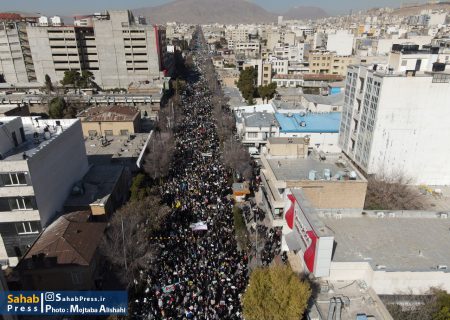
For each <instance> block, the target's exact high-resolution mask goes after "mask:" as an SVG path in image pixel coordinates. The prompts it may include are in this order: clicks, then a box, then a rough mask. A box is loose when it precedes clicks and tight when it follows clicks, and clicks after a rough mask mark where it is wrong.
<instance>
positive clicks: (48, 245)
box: [23, 213, 106, 267]
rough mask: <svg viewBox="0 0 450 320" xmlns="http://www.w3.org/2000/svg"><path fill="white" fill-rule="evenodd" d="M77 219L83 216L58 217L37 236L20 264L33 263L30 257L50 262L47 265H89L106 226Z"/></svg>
mask: <svg viewBox="0 0 450 320" xmlns="http://www.w3.org/2000/svg"><path fill="white" fill-rule="evenodd" d="M80 216H82V217H81V218H84V216H85V214H84V213H71V214H68V215H63V216H61V217H59V218H58V219H57V220H56V221H54V222H53V223H52V224H51V225H49V226H48V227H47V228H46V229H45V230H44V231H43V232H42V233H41V235H40V236H39V238H38V239H37V240H36V242H35V243H34V244H33V246H32V247H31V248H30V250H28V252H27V253H26V254H25V256H24V257H23V260H31V261H33V262H36V260H37V259H36V258H33V257H42V258H43V260H45V259H48V260H50V259H54V261H51V260H50V261H51V262H54V264H56V265H82V266H88V265H90V263H91V261H92V258H93V257H94V254H95V252H96V250H97V247H98V245H99V243H100V240H101V238H102V237H103V231H104V230H105V228H106V223H94V222H87V221H86V220H84V219H81V218H80ZM44 265H45V266H47V265H46V264H44ZM49 266H53V264H50V265H49ZM25 267H28V265H25Z"/></svg>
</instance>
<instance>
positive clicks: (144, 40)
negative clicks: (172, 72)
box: [0, 11, 171, 88]
mask: <svg viewBox="0 0 450 320" xmlns="http://www.w3.org/2000/svg"><path fill="white" fill-rule="evenodd" d="M88 18H89V19H88ZM88 18H87V17H82V18H80V20H76V23H75V24H74V25H67V26H66V25H39V24H33V23H23V22H20V24H19V23H18V22H17V23H16V27H15V29H14V28H13V29H8V30H7V31H4V30H3V34H5V33H7V37H6V38H7V39H9V40H8V41H9V42H5V43H6V45H5V48H9V50H10V51H11V52H17V56H18V57H19V56H20V59H18V58H17V62H16V61H15V60H11V62H9V60H4V59H0V60H2V64H3V65H4V66H3V67H2V69H3V74H4V77H5V80H6V81H7V82H11V83H16V82H20V81H24V80H26V81H27V82H28V81H37V82H39V83H42V84H43V83H44V82H45V75H49V76H50V78H51V80H52V81H53V82H56V81H58V82H59V81H60V80H62V79H63V77H64V72H66V71H70V70H76V71H79V72H81V71H84V70H86V71H90V72H92V73H93V75H94V77H95V82H96V83H97V84H98V85H99V86H101V87H104V88H117V87H119V88H127V87H128V85H129V84H130V83H131V82H135V81H144V80H153V79H160V78H161V77H162V76H163V73H164V71H165V70H167V69H169V68H170V67H171V63H170V59H169V58H168V54H167V52H166V40H165V29H164V28H162V27H158V26H153V25H146V24H141V23H138V22H139V21H138V22H136V21H135V19H134V17H133V15H132V13H131V12H130V11H109V12H105V13H103V14H95V15H93V16H90V17H88ZM140 22H142V21H140ZM1 38H3V39H5V35H3V36H2V31H1V30H0V41H1ZM18 38H21V39H20V41H19V40H18ZM25 39H26V41H25ZM16 47H17V48H16ZM19 50H21V51H20V52H19ZM13 58H14V57H13ZM5 64H6V66H5ZM13 66H14V68H15V69H14V70H15V73H16V75H15V76H14V72H12V71H11V70H12V67H13ZM8 68H9V69H8ZM0 72H1V70H0Z"/></svg>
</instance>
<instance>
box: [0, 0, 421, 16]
mask: <svg viewBox="0 0 450 320" xmlns="http://www.w3.org/2000/svg"><path fill="white" fill-rule="evenodd" d="M169 1H170V0H0V11H12V10H19V11H25V12H40V13H45V14H62V15H72V14H76V13H91V12H93V11H99V10H102V9H133V8H139V7H146V6H152V5H158V4H162V3H166V2H169ZM223 1H226V0H223ZM250 1H252V2H255V3H257V4H259V5H261V6H263V7H264V8H266V9H268V10H270V11H274V12H283V11H285V10H286V9H288V8H290V7H293V6H300V5H311V6H318V7H322V8H323V9H324V10H325V11H327V12H328V13H330V14H336V13H347V12H349V10H350V9H364V8H371V7H382V6H391V7H398V6H400V4H401V3H407V2H412V1H411V0H409V1H408V0H406V1H405V0H377V1H374V0H250ZM416 2H417V1H416ZM420 2H423V1H420Z"/></svg>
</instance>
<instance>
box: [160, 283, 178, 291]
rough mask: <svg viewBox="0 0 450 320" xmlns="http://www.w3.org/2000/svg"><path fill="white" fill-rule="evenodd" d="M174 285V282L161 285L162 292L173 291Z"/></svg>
mask: <svg viewBox="0 0 450 320" xmlns="http://www.w3.org/2000/svg"><path fill="white" fill-rule="evenodd" d="M175 285H176V284H170V285H168V286H165V287H162V291H163V292H164V293H169V292H173V291H175Z"/></svg>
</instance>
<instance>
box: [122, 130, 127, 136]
mask: <svg viewBox="0 0 450 320" xmlns="http://www.w3.org/2000/svg"><path fill="white" fill-rule="evenodd" d="M120 135H121V136H127V135H128V130H120Z"/></svg>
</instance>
